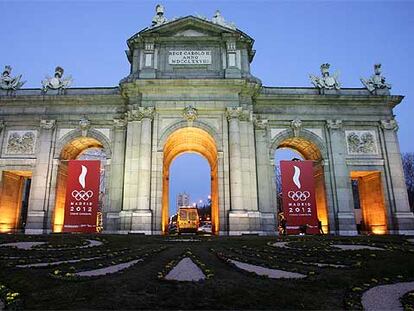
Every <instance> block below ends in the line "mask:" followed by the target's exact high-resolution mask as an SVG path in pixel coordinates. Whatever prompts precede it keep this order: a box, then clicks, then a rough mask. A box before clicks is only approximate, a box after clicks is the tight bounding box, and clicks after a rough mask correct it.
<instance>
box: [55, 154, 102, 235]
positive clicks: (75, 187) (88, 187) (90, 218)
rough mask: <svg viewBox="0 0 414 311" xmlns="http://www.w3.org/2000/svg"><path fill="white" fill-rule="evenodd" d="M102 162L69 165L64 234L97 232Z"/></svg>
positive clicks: (81, 162) (73, 162) (77, 162)
mask: <svg viewBox="0 0 414 311" xmlns="http://www.w3.org/2000/svg"><path fill="white" fill-rule="evenodd" d="M100 169H101V161H89V160H85V161H83V160H73V161H69V164H68V179H67V184H66V201H65V218H64V224H63V232H96V221H97V212H98V204H99V183H100Z"/></svg>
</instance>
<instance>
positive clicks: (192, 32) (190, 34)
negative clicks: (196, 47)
mask: <svg viewBox="0 0 414 311" xmlns="http://www.w3.org/2000/svg"><path fill="white" fill-rule="evenodd" d="M205 36H208V33H205V32H202V31H198V30H195V29H185V30H183V31H178V32H177V33H176V34H175V35H174V37H205Z"/></svg>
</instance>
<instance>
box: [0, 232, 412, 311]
mask: <svg viewBox="0 0 414 311" xmlns="http://www.w3.org/2000/svg"><path fill="white" fill-rule="evenodd" d="M88 239H92V240H99V241H101V242H103V244H102V245H100V246H95V247H83V248H80V247H82V246H86V245H87V244H88V242H87V241H86V240H88ZM175 239H186V240H191V239H197V240H199V241H185V242H179V241H171V240H175ZM18 241H36V242H38V241H41V242H47V244H43V245H37V246H35V247H33V248H32V249H30V250H20V249H15V248H9V247H7V248H6V247H1V248H0V295H2V290H1V286H4V287H6V288H7V289H9V291H11V292H17V293H19V295H17V298H16V297H15V298H10V299H9V301H11V302H13V301H19V299H20V301H19V302H20V305H19V304H13V303H10V304H9V308H13V307H17V308H24V309H42V310H45V309H272V310H275V309H290V310H291V309H312V310H314V309H318V310H320V309H328V310H333V309H334V310H338V309H360V308H361V305H360V296H361V294H362V293H363V291H365V290H366V289H368V288H370V287H373V286H376V285H378V284H387V283H395V282H402V281H412V280H414V264H413V263H414V244H413V243H410V242H408V241H407V240H406V238H405V237H399V236H370V237H364V236H361V237H352V238H351V237H333V236H304V237H299V236H296V237H283V238H275V237H255V236H242V237H197V236H183V237H160V236H139V235H104V234H101V235H77V234H76V235H42V236H27V235H0V244H3V243H9V242H18ZM276 241H286V242H289V243H288V244H287V246H288V247H289V248H281V247H274V246H272V245H271V244H272V243H274V242H276ZM332 244H363V245H370V246H374V247H379V248H383V249H385V250H384V251H378V250H347V251H341V250H338V249H336V248H333V247H332V246H331V245H332ZM186 254H189V256H190V257H191V258H192V259H193V261H195V262H196V263H197V265H199V266H200V267H201V268H202V270H203V271H204V272H205V274H206V275H207V274H208V275H209V277H208V278H207V279H206V280H204V281H200V282H197V283H188V282H176V281H167V280H165V279H163V276H164V275H165V274H166V273H167V272H168V270H169V269H171V268H172V267H173V266H174V264H175V263H176V262H177V260H178V259H179V258H182V257H183V256H186ZM139 258H142V259H143V261H140V262H138V263H137V264H135V265H133V266H132V267H130V268H127V269H126V270H123V271H121V272H117V273H114V274H110V275H105V276H97V277H91V278H86V277H75V276H74V273H76V272H80V271H85V270H91V269H98V268H104V267H108V266H110V265H116V264H119V263H125V262H129V261H131V260H134V259H139ZM82 259H86V260H82ZM229 259H233V260H237V261H242V262H245V263H250V264H255V265H260V266H263V267H268V268H275V269H281V270H286V271H290V272H298V273H302V274H306V275H307V277H306V278H304V279H268V278H266V277H260V276H257V275H255V274H253V273H249V272H245V271H242V270H240V269H238V268H236V267H235V266H234V265H232V264H230V263H229ZM64 260H80V261H77V262H72V263H68V264H59V265H53V266H45V267H36V268H19V267H16V266H17V265H27V264H34V263H44V262H56V261H64ZM316 264H322V265H321V266H317V265H316ZM342 266H345V267H342ZM4 293H5V290H3V296H5V294H4ZM15 296H16V295H15ZM3 299H4V297H3Z"/></svg>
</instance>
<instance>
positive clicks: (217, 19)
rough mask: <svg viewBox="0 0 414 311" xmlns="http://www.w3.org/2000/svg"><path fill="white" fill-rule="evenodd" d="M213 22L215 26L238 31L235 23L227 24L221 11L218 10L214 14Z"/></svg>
mask: <svg viewBox="0 0 414 311" xmlns="http://www.w3.org/2000/svg"><path fill="white" fill-rule="evenodd" d="M211 22H212V23H213V24H217V25H220V26H223V27H226V28H230V29H236V25H235V24H234V23H229V22H226V20H225V19H224V17H223V16H222V15H221V13H220V11H219V10H216V13H215V14H214V16H213V18H212V19H211Z"/></svg>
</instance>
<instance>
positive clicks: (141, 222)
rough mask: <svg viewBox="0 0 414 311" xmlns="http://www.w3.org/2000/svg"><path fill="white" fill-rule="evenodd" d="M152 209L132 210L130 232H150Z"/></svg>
mask: <svg viewBox="0 0 414 311" xmlns="http://www.w3.org/2000/svg"><path fill="white" fill-rule="evenodd" d="M151 228H152V211H150V210H147V211H134V212H132V218H131V230H130V232H131V233H144V234H152V230H151Z"/></svg>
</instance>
